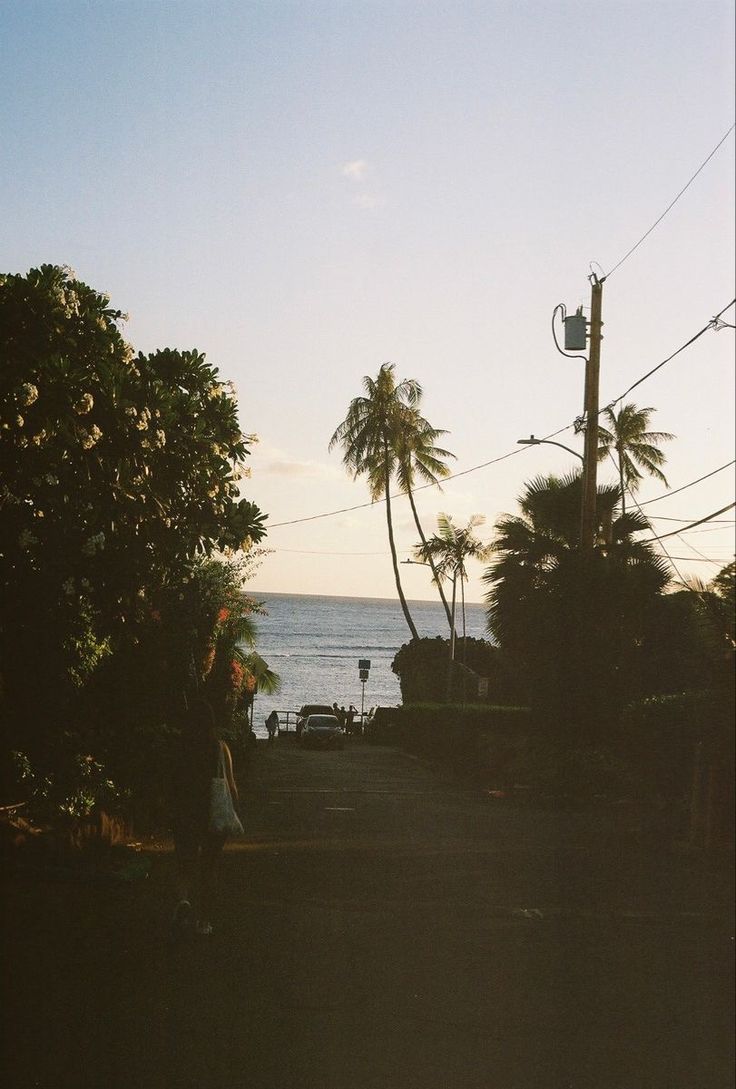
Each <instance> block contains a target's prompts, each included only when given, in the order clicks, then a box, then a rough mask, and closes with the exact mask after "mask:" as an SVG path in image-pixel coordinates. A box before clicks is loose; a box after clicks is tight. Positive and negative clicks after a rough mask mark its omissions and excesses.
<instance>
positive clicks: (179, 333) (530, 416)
mask: <svg viewBox="0 0 736 1089" xmlns="http://www.w3.org/2000/svg"><path fill="white" fill-rule="evenodd" d="M733 21H734V13H733V6H732V3H731V0H709V2H708V3H702V0H664V2H662V3H656V4H655V3H651V4H631V3H630V2H628V0H610V2H609V3H607V4H605V5H603V4H598V5H591V4H590V3H584V2H582V0H580V2H571V0H570V2H568V0H550V2H547V0H545V2H542V0H529V2H524V3H518V4H511V3H508V2H507V0H481V2H476V0H458V2H457V3H453V4H440V3H439V2H435V0H428V2H426V3H419V2H418V0H390V2H389V0H351V2H350V3H349V4H335V3H333V2H331V0H314V2H313V3H309V4H306V3H304V4H302V3H300V4H295V3H293V2H291V0H288V2H287V0H252V2H250V3H248V4H242V3H239V2H235V0H209V2H208V3H207V4H202V3H201V2H199V0H177V2H176V3H157V4H151V3H149V2H147V0H126V3H124V4H111V3H106V2H104V0H92V2H88V0H66V2H65V3H64V4H59V3H58V2H56V0H34V3H32V4H29V3H26V2H25V0H7V2H6V3H4V4H3V5H1V6H0V43H2V45H1V46H0V48H2V49H3V54H2V64H0V141H1V142H0V146H1V147H2V148H4V149H6V156H7V158H8V162H7V164H6V169H5V170H3V171H2V172H0V190H1V191H0V200H1V201H2V208H3V216H2V217H1V218H0V252H2V254H3V262H2V271H9V272H26V271H27V270H28V269H29V268H31V267H33V266H37V265H39V264H41V263H43V262H54V263H58V264H68V265H70V266H72V267H73V268H74V269H75V270H76V271H77V274H78V275H79V277H80V278H81V279H82V280H84V281H86V282H87V283H89V284H91V285H92V286H94V287H95V288H97V289H99V290H104V291H107V292H108V293H109V294H110V296H111V299H112V304H113V305H114V306H117V307H120V309H121V310H123V311H126V312H128V313H129V314H130V320H129V321H128V322H127V324H126V327H125V335H126V337H127V338H128V339H129V340H130V341H131V343H132V344H133V345H134V346H135V348H136V349H140V350H142V351H152V350H154V349H156V348H162V347H167V346H168V347H173V348H182V349H189V348H198V349H199V350H201V351H204V352H206V353H207V356H208V359H209V360H210V361H211V362H213V363H214V364H215V365H216V366H217V367H218V368H219V369H220V371H221V373H222V375H223V377H224V378H226V379H231V380H232V381H233V382H234V383H235V385H236V387H237V390H238V396H239V401H240V406H241V407H240V412H241V424H242V428H243V430H244V431H245V432H247V433H252V432H255V433H257V435H258V436H259V440H260V441H259V444H258V445H257V446H256V447H255V448H254V451H253V454H252V457H251V459H250V466H251V469H252V476H251V477H250V479H246V480H244V481H243V494H244V495H247V496H248V497H249V498H250V499H252V500H253V501H254V502H256V503H257V504H258V505H259V506H260V507H261V508H262V510H264V511H265V512H267V513H268V515H269V520H268V521H269V523H270V525H271V526H272V527H273V535H272V537H271V538H270V544H271V545H272V547H273V548H274V550H275V551H274V552H273V553H272V554H270V555H268V556H267V557H266V558H265V560H264V562H263V565H262V567H261V569H260V571H259V572H258V575H257V577H256V579H255V582H254V590H256V591H257V590H263V591H268V590H271V591H282V592H285V593H290V592H297V593H327V594H330V593H332V594H347V595H357V596H376V597H394V595H395V587H394V583H393V575H392V571H391V564H390V560H389V558H388V554H387V541H386V527H385V510H384V506H383V504H367V503H366V500H367V498H368V496H367V492H366V489H365V485H364V483H363V482H361V481H360V480H358V481H353V480H352V479H351V478H350V477H349V476H348V475H347V474H346V473H345V471H344V469H343V468H342V465H341V462H340V455H339V453H338V452H337V451H335V452H333V453H331V454H330V453H328V452H327V444H328V441H329V438H330V436H331V435H332V433H333V431H334V430H335V427H336V426H337V424H338V423H339V422H340V421H341V420H342V419H343V418H344V416H345V412H346V410H347V406H348V404H349V402H350V400H351V399H352V398H353V397H355V396H356V395H358V394H359V393H360V392H361V383H362V378H363V376H364V375H371V376H375V375H376V373H377V372H378V369H379V367H380V366H381V364H383V363H385V362H392V363H394V364H395V366H396V373H397V377H399V378H414V379H416V380H417V381H418V382H419V383H420V384H421V385H422V387H423V389H424V397H423V401H422V412H423V415H424V416H425V417H426V418H427V419H428V420H429V421H430V422H431V424H432V425H433V426H434V427H436V428H442V429H446V430H447V431H448V434H447V435H446V436H445V437H444V438H443V441H442V445H443V446H445V447H447V448H448V449H450V450H452V451H453V453H454V454H455V455H456V457H457V460H456V462H454V463H453V464H454V466H455V467H456V470H457V471H456V472H455V473H454V476H453V479H452V480H450V481H448V482H447V483H446V484H445V485H443V490H442V491H441V492H440V491H438V490H437V489H436V488H427V489H424V490H423V491H420V492H418V493H417V505H418V509H419V514H420V517H421V519H422V522H423V524H424V527H425V530H426V531H427V532H432V531H433V530H434V529H435V526H436V518H437V515H438V513H439V512H440V511H444V512H446V513H448V514H450V515H452V516H453V518H454V519H455V521H456V522H457V523H462V522H464V521H466V520H467V519H468V518H469V517H470V515H472V514H476V513H477V514H483V515H485V517H486V526H485V531H486V533H487V535H488V536H491V534H492V527H493V523H494V522H495V520H496V518H497V517H498V516H499V515H500V514H502V513H506V512H508V513H511V512H513V511H514V510H515V506H516V497H517V496H518V495H519V494H520V493H521V492H522V490H523V487H524V483H525V481H527V480H529V479H530V478H532V477H534V476H537V475H540V474H548V473H558V474H562V473H564V472H567V471H569V470H570V469H571V468H572V467H573V465H572V464H571V463H572V462H573V461H574V460H575V459H572V457H571V456H570V455H568V454H566V453H565V451H564V450H560V449H558V448H556V447H554V446H550V445H547V446H545V445H541V446H533V447H530V446H527V447H523V448H522V447H518V446H517V439H518V438H519V437H520V436H526V435H530V434H537V435H543V434H544V430H545V428H546V427H549V426H550V421H554V420H569V421H573V420H575V419H576V418H577V417H579V416H580V413H581V411H582V407H583V367H584V364H583V362H582V360H579V359H569V358H568V359H563V358H562V357H561V356H560V355H558V353H557V351H556V349H555V346H554V343H553V341H552V337H551V334H550V321H551V318H552V313H553V310H554V308H555V307H556V306H557V305H558V304H559V303H564V304H565V306H566V307H567V312H568V313H574V311H575V309H576V308H577V307H578V306H583V307H584V308H587V306H588V305H589V301H590V287H589V283H588V275H589V270H590V269H591V268H595V269H599V270H601V273H602V272H603V270H606V269H608V270H610V271H609V277H610V280H607V282H606V284H605V289H604V293H603V322H604V326H603V343H602V353H601V391H602V397H601V404H604V403H605V398H606V397H608V396H609V393H608V391H617V390H627V394H626V395H624V396H627V398H629V399H635V400H636V403H637V404H638V405H640V406H650V405H651V406H653V407H654V408H655V409H656V412H655V413H654V416H653V419H652V426H653V428H654V429H656V430H662V431H668V432H672V433H674V434H675V435H676V436H677V438H676V440H675V441H673V442H671V443H669V444H668V445H667V450H666V453H667V459H668V460H667V464H666V466H665V473H666V476H667V478H668V480H670V482H671V483H672V484H673V489H672V494H673V495H674V494H675V492H676V491H677V490H679V488H680V486H681V485H686V484H687V482H688V481H694V480H697V479H699V478H702V480H701V482H700V483H699V484H698V486H697V488H696V487H693V488H692V489H691V490H690V491H689V492H688V502H687V508H686V511H685V513H689V514H692V519H691V520H692V521H697V520H698V519H699V518H702V517H704V516H706V515H708V513H709V512H711V511H714V510H718V509H720V508H722V507H723V506H724V504H726V503H729V502H731V501H732V500H733V498H734V491H733V480H732V478H731V479H729V474H727V473H721V472H713V473H712V472H711V471H712V470H713V469H714V466H723V465H725V464H726V463H727V462H729V459H731V458H732V457H733V436H734V413H733V349H734V342H733V336H734V331H733V328H730V327H728V326H730V325H731V324H732V315H725V321H726V327H724V319H723V318H722V319H721V322H720V323H719V324H718V325H717V326H715V327H714V326H712V325H711V324H710V319H711V317H712V316H713V315H714V313H715V310H714V307H715V306H717V305H718V306H720V305H722V303H723V302H724V301H725V300H726V299H729V298H732V297H733V295H734V245H733V239H734V235H735V234H736V230H735V225H734V163H733V141H734V136H733V131H732V129H733V122H734V117H733V101H734V58H733V50H732V44H731V43H732V42H733V31H734V27H733ZM724 134H725V135H724ZM8 149H12V155H11V154H10V153H9V150H8ZM706 156H707V157H706ZM688 179H689V180H688ZM614 272H615V275H613V273H614ZM704 323H708V324H707V325H706V326H705V328H704ZM698 329H701V330H702V332H701V333H700V334H698V335H697V336H696V337H695V338H693V331H694V330H698ZM676 345H681V346H682V347H681V349H679V353H680V354H679V355H678V358H677V362H676V363H675V362H674V357H673V356H668V353H671V352H672V350H673V346H676ZM668 359H671V360H672V362H670V363H669V365H667V366H665V365H664V363H665V362H667V361H668ZM658 360H659V361H663V362H660V363H658V364H657V366H656V367H655V369H654V370H651V367H652V364H653V362H655V361H658ZM642 376H645V377H646V384H643V381H644V380H643V378H642ZM570 428H571V425H569V424H568V425H566V427H565V428H563V429H562V431H565V430H570ZM562 431H560V432H556V434H561V433H562ZM546 437H547V438H552V437H553V435H548V436H546ZM571 445H574V442H573V441H572V440H571ZM494 451H499V452H500V454H499V456H498V457H493V458H492V459H491V461H490V462H489V452H494ZM517 455H518V456H517ZM491 462H492V463H493V465H492V471H491V469H490V465H491ZM464 467H469V468H464ZM481 467H483V468H489V471H488V472H480V471H477V470H478V469H479V468H481ZM601 475H602V478H603V479H611V480H613V479H614V477H615V473H614V471H613V468H612V466H610V465H607V466H605V467H602V468H601ZM731 476H732V474H731ZM660 492H661V485H658V484H657V482H656V481H652V480H649V479H646V480H645V481H644V482H643V483H642V485H641V487H640V489H639V492H638V493H637V501H638V502H639V503H640V504H641V505H642V506H643V507H644V509H645V510H648V509H649V508H648V507H647V506H646V504H647V502H650V501H653V499H654V498H656V499H657V501H658V505H657V507H656V508H653V509H655V510H656V511H657V512H659V511H660V510H661V512H662V515H663V516H669V515H671V514H679V513H680V512H681V510H682V507H678V506H677V503H678V500H677V499H674V500H673V505H672V506H670V505H669V503H668V498H669V496H668V495H667V494H666V493H665V495H662V496H660ZM310 512H314V513H315V514H319V513H320V512H338V513H336V514H335V515H332V514H331V516H330V517H323V518H319V519H316V518H312V519H311V520H310V521H309V522H306V523H305V522H303V521H301V520H300V516H301V515H309V514H310ZM394 518H395V531H396V544H397V548H398V550H399V551H400V552H401V553H402V555H409V554H410V553H411V549H412V547H413V546H414V544H415V543H416V536H417V534H416V527H415V526H414V522H413V518H412V516H411V511H410V509H409V506H408V502H407V500H406V499H405V498H399V499H397V500H396V501H395V504H394ZM708 528H709V529H711V530H712V531H713V532H711V533H709V536H708V547H707V550H706V554H707V556H708V557H709V558H710V559H713V560H714V561H715V562H717V561H719V560H721V559H722V560H723V562H724V563H726V562H728V560H729V559H730V558H731V557H732V555H733V532H732V526H731V525H729V524H723V525H717V524H716V523H715V520H714V523H713V525H709V526H708ZM678 532H680V533H681V534H682V538H681V539H683V540H684V541H686V542H688V541H690V540H691V539H692V541H693V543H694V544H696V546H697V541H698V540H699V539H698V538H697V537H692V538H691V534H694V533H697V532H699V530H698V529H694V530H690V531H687V530H681V531H678ZM701 544H702V542H701ZM679 551H682V549H681V548H679V547H678V552H679ZM335 553H339V554H340V557H341V558H340V560H339V563H336V562H335V558H334V554H335ZM701 564H702V559H700V558H699V557H697V556H696V555H695V554H694V556H693V573H696V572H697V570H698V569H700V570H701V571H702V566H700V565H701ZM678 567H679V568H680V570H681V571H682V572H683V574H684V575H687V574H688V563H687V561H682V562H680V561H679V560H678ZM476 568H477V569H475V570H474V571H473V573H472V578H471V583H470V585H469V588H468V594H469V600H481V599H482V595H483V589H482V584H481V581H480V575H481V573H482V569H481V567H480V565H476ZM713 570H714V572H715V570H716V568H713ZM402 578H403V580H404V583H405V590H406V593H407V596H408V597H410V598H411V597H415V598H432V597H433V596H434V593H435V592H434V590H433V588H432V586H431V584H430V582H429V578H428V575H427V572H426V571H424V570H423V569H422V568H421V567H419V566H413V567H412V566H407V567H406V568H402Z"/></svg>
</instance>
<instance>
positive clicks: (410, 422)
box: [396, 407, 455, 628]
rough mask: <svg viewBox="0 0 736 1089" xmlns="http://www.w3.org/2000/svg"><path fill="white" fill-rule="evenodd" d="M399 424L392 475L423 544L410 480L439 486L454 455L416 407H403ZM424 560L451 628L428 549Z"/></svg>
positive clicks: (440, 582) (422, 534) (440, 433)
mask: <svg viewBox="0 0 736 1089" xmlns="http://www.w3.org/2000/svg"><path fill="white" fill-rule="evenodd" d="M403 417H404V418H403V421H402V427H401V429H400V431H399V434H398V436H397V442H396V458H397V461H396V479H397V481H398V484H399V487H400V488H401V490H402V491H403V492H405V493H406V494H407V495H408V497H409V503H410V504H411V511H412V514H413V515H414V522H415V524H416V527H417V532H418V534H419V537H420V539H421V542H422V545H426V544H427V538H426V536H425V533H424V530H423V528H422V523H421V522H420V520H419V514H418V512H417V507H416V503H415V501H414V484H415V482H416V481H417V480H421V481H422V483H423V484H436V485H437V487H439V479H440V478H444V477H447V476H449V475H450V469H449V467H448V466H447V465H446V464H445V459H446V458H454V457H455V455H454V454H452V453H451V452H450V451H449V450H443V449H442V447H440V446H436V445H435V444H436V442H437V440H438V439H439V438H441V437H442V435H446V434H447V431H442V430H438V429H437V428H436V427H432V425H431V424H430V423H429V421H428V420H425V418H424V417H423V416H422V415H421V414H420V413H419V410H418V407H414V408H407V409H406V411H405V412H404V414H403ZM426 562H427V563H428V564H429V566H430V567H431V568H432V580H433V582H434V583H435V585H436V587H437V589H438V591H439V595H440V598H441V600H442V604H443V606H444V609H445V616H446V617H447V623H448V624H449V625H450V627H451V628H452V617H451V614H450V606H449V605H448V604H447V598H446V597H445V591H444V588H443V586H442V579H441V578H438V575H437V568H436V566H435V562H434V557H433V555H432V553H431V552H428V553H427V559H426Z"/></svg>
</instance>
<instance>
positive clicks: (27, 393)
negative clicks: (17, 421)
mask: <svg viewBox="0 0 736 1089" xmlns="http://www.w3.org/2000/svg"><path fill="white" fill-rule="evenodd" d="M37 400H38V386H34V385H33V383H32V382H24V383H23V385H22V386H21V387H20V389H19V390H18V401H19V402H20V404H21V405H22V406H23V408H28V406H29V405H32V404H33V402H34V401H37Z"/></svg>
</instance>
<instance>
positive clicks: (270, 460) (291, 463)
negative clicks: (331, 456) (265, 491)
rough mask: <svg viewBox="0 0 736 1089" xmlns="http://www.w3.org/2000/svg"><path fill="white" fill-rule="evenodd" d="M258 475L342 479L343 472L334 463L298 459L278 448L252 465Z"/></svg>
mask: <svg viewBox="0 0 736 1089" xmlns="http://www.w3.org/2000/svg"><path fill="white" fill-rule="evenodd" d="M253 469H254V472H257V473H258V475H259V476H261V475H263V476H285V477H309V478H311V479H313V480H316V479H322V480H342V479H344V476H345V474H344V472H343V471H342V470H341V469H338V468H337V466H335V465H326V464H325V463H324V462H321V461H300V460H299V459H298V458H292V457H289V455H288V454H287V453H285V452H282V451H280V450H274V449H272V450H270V451H269V452H268V456H267V459H265V460H261V459H259V461H258V464H257V465H256V464H254V466H253Z"/></svg>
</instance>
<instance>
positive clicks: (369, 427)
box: [328, 363, 422, 639]
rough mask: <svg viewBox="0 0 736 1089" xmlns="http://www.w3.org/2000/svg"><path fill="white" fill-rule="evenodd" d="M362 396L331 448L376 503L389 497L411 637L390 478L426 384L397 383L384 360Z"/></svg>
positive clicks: (413, 628)
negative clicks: (404, 428)
mask: <svg viewBox="0 0 736 1089" xmlns="http://www.w3.org/2000/svg"><path fill="white" fill-rule="evenodd" d="M363 388H364V390H365V395H364V396H363V397H354V398H353V400H352V401H351V402H350V405H349V407H348V411H347V415H346V417H345V419H344V420H343V422H342V423H341V424H340V425H339V426H338V427H337V428H336V430H335V433H334V434H333V436H332V438H331V439H330V442H329V446H328V449H329V450H332V449H333V447H334V446H336V445H340V446H341V447H342V449H343V458H342V460H343V465H344V466H345V467H346V469H348V471H350V472H352V474H353V477H354V478H356V479H357V477H359V476H365V477H366V478H367V481H368V491H369V494H370V497H371V500H372V501H374V502H375V501H376V500H378V499H381V498H383V499H385V501H386V525H387V528H388V540H389V546H390V548H391V560H392V563H393V568H394V578H395V580H396V589H397V591H398V595H399V601H400V602H401V608H402V610H403V613H404V616H405V618H406V622H407V624H408V626H409V630H410V632H411V634H412V638H414V639H418V638H419V633H418V632H417V629H416V626H415V624H414V621H413V620H412V617H411V613H410V612H409V606H408V605H407V603H406V598H405V596H404V591H403V589H402V586H401V578H400V576H399V561H398V558H397V555H396V544H395V541H394V531H393V522H392V514H391V477H392V476H393V473H394V471H395V469H396V464H397V455H396V444H397V436H398V435H399V434H400V431H401V423H402V419H403V416H404V414H405V412H406V410H407V409H412V408H414V407H415V406H416V404H417V402H418V400H419V397H420V396H421V392H422V391H421V387H420V385H419V383H418V382H415V381H414V379H413V378H408V379H404V380H403V381H401V382H398V383H397V382H396V379H395V377H394V365H393V363H384V364H382V366H381V368H380V370H379V372H378V375H377V376H376V378H375V379H373V378H371V377H370V376H369V375H366V376H365V377H364V378H363Z"/></svg>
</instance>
